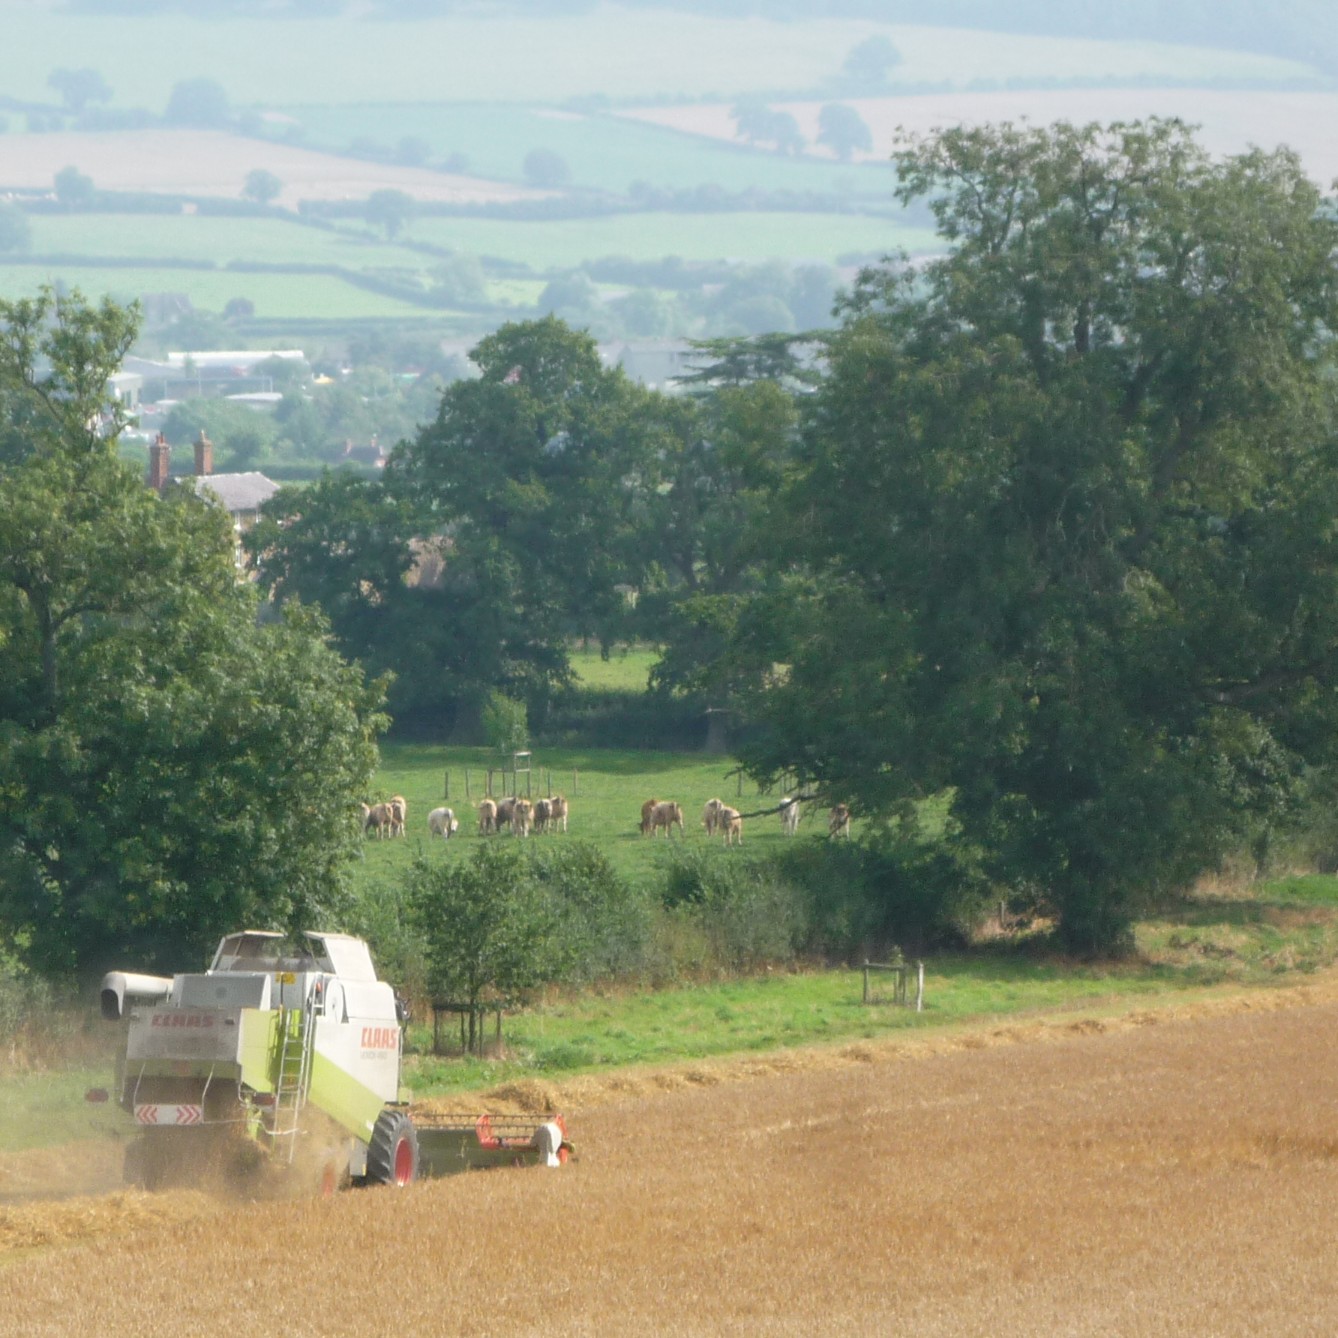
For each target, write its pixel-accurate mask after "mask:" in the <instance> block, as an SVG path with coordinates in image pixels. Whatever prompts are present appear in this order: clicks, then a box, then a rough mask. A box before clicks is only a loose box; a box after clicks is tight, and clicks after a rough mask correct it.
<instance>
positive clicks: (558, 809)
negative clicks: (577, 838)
mask: <svg viewBox="0 0 1338 1338" xmlns="http://www.w3.org/2000/svg"><path fill="white" fill-rule="evenodd" d="M568 811H569V810H568V805H567V801H566V800H565V799H564V798H563V797H562V796H561V795H560V794H555V795H554V796H553V797H552V798H551V799H550V800H549V801H548V812H549V817H548V822H549V825H550V826H551V827H552V829H553V830H554V831H557V829H558V827H559V825H560V826H561V828H562V830H563V831H564V832H565V831H566V830H567V813H568Z"/></svg>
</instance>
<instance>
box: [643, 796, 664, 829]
mask: <svg viewBox="0 0 1338 1338" xmlns="http://www.w3.org/2000/svg"><path fill="white" fill-rule="evenodd" d="M659 802H660V801H659V800H658V799H647V800H646V802H645V803H644V804H642V805H641V835H642V836H648V835H649V834H650V815H651V814H652V813H654V812H655V806H656V805H657V804H658V803H659Z"/></svg>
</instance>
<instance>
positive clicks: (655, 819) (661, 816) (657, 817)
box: [650, 799, 683, 840]
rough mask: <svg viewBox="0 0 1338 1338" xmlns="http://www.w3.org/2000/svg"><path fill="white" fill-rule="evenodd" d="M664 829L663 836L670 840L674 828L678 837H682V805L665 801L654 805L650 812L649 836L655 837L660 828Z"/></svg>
mask: <svg viewBox="0 0 1338 1338" xmlns="http://www.w3.org/2000/svg"><path fill="white" fill-rule="evenodd" d="M661 827H663V828H664V834H665V836H666V837H668V838H669V839H670V840H673V836H674V828H675V827H677V828H678V834H679V836H682V835H683V805H682V804H676V803H674V802H673V800H671V799H669V800H665V801H664V802H663V803H659V804H656V805H655V807H654V808H653V809H651V811H650V834H651V835H652V836H654V835H655V833H656V832H658V831H659V830H660V828H661Z"/></svg>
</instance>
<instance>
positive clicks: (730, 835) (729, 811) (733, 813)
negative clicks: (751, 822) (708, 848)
mask: <svg viewBox="0 0 1338 1338" xmlns="http://www.w3.org/2000/svg"><path fill="white" fill-rule="evenodd" d="M719 828H720V831H721V832H722V833H723V834H724V837H725V844H726V845H727V846H732V845H740V846H741V845H742V844H743V815H742V814H741V813H740V812H739V810H738V809H737V808H722V809H721V810H720V822H719Z"/></svg>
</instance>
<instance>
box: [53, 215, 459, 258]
mask: <svg viewBox="0 0 1338 1338" xmlns="http://www.w3.org/2000/svg"><path fill="white" fill-rule="evenodd" d="M29 224H30V227H31V229H32V245H31V247H30V248H29V249H30V250H31V251H32V252H33V254H35V255H69V256H80V257H100V256H111V257H115V258H117V259H119V260H198V261H207V262H209V263H210V264H212V265H217V266H219V267H220V268H221V267H223V266H226V265H227V264H229V263H230V262H232V261H234V260H241V261H250V262H259V263H263V264H267V265H341V266H343V267H344V268H346V269H353V270H367V269H412V270H419V269H424V268H426V267H427V266H429V265H431V263H432V260H431V258H430V257H426V256H422V255H420V254H418V253H417V252H415V251H411V250H408V249H407V248H406V247H403V246H396V245H393V244H391V243H388V242H386V241H384V240H383V239H382V238H381V237H379V236H370V235H368V234H367V233H365V232H362V231H356V232H355V231H352V230H340V231H338V232H334V231H327V230H326V229H324V228H313V227H308V226H307V225H306V224H303V223H299V222H297V221H296V220H293V221H289V220H286V219H282V218H215V217H212V216H210V215H208V214H33V215H30V217H29Z"/></svg>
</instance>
